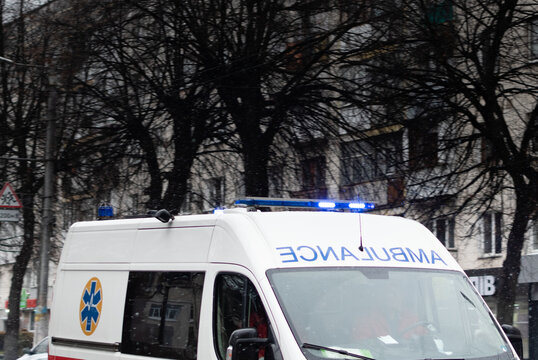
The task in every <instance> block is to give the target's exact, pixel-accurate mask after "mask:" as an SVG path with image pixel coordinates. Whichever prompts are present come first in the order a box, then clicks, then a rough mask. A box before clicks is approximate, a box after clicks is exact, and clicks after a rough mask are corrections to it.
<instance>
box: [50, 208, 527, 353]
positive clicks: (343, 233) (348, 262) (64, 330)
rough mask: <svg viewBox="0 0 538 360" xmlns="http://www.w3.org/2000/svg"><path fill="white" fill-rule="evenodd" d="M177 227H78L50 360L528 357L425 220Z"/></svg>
mask: <svg viewBox="0 0 538 360" xmlns="http://www.w3.org/2000/svg"><path fill="white" fill-rule="evenodd" d="M161 220H162V219H161ZM167 220H168V219H167V218H166V216H165V218H164V220H162V221H163V222H161V221H158V220H156V219H155V218H139V219H127V220H109V221H94V222H80V223H76V224H74V225H73V226H72V227H71V229H70V231H69V233H68V235H67V239H66V242H65V246H64V249H63V253H62V256H61V260H60V264H59V269H58V275H57V280H56V285H55V289H54V294H53V295H54V301H53V306H52V309H51V322H50V327H49V332H50V335H51V343H50V347H49V359H50V360H68V359H92V360H107V359H125V360H135V359H136V360H138V359H182V360H194V359H198V360H257V359H265V360H301V359H303V360H323V359H366V360H368V359H377V360H417V359H422V360H424V359H430V360H432V359H452V360H455V359H465V360H470V359H474V360H513V359H519V358H518V357H517V355H516V354H515V352H514V351H513V348H512V346H511V345H510V343H509V341H508V339H507V337H506V336H505V334H504V333H503V331H502V329H501V327H500V326H499V324H498V323H497V322H496V320H495V319H494V317H493V316H492V314H491V313H490V311H489V310H488V308H487V306H486V305H485V303H484V301H483V300H482V298H481V297H480V296H479V294H478V293H477V292H476V291H475V289H474V288H473V286H472V285H471V283H470V282H469V279H468V278H467V276H466V275H465V274H464V272H463V271H462V269H461V268H460V267H459V266H458V264H457V263H456V261H455V260H454V259H453V258H452V257H451V255H450V254H449V253H448V251H447V250H446V249H445V248H444V247H443V245H442V244H441V243H440V242H439V241H438V240H437V239H436V238H435V237H434V236H433V235H432V234H431V233H430V232H429V231H428V230H427V229H426V228H425V227H423V226H422V225H420V224H419V223H417V222H414V221H411V220H407V219H404V218H400V217H388V216H380V215H371V214H360V213H339V212H327V211H321V212H313V211H285V212H259V211H248V210H247V209H230V210H225V211H224V212H223V213H222V214H211V215H189V216H176V217H175V218H172V219H170V221H168V222H164V221H167Z"/></svg>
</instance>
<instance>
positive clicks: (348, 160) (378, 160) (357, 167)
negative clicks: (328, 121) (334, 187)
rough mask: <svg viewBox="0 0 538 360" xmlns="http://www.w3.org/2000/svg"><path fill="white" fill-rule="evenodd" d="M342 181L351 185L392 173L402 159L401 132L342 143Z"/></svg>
mask: <svg viewBox="0 0 538 360" xmlns="http://www.w3.org/2000/svg"><path fill="white" fill-rule="evenodd" d="M341 149H342V183H343V184H344V185H352V184H357V183H362V182H368V181H373V180H378V179H380V178H383V177H387V176H390V175H393V174H395V173H396V171H397V166H398V164H399V163H400V162H401V159H402V133H401V132H396V133H393V134H388V135H380V136H376V137H373V138H370V139H368V140H360V141H352V142H347V143H343V144H342V145H341Z"/></svg>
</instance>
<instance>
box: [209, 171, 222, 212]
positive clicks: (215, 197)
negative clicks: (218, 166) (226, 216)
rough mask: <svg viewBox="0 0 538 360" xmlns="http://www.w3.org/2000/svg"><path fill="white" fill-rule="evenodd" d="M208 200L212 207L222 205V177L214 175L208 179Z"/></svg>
mask: <svg viewBox="0 0 538 360" xmlns="http://www.w3.org/2000/svg"><path fill="white" fill-rule="evenodd" d="M209 201H210V206H212V207H216V208H217V207H221V206H223V205H224V178H223V177H215V178H212V179H210V180H209Z"/></svg>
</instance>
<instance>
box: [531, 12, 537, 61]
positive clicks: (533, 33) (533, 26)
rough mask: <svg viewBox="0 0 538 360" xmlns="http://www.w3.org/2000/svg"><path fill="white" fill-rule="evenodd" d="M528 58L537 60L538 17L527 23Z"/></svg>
mask: <svg viewBox="0 0 538 360" xmlns="http://www.w3.org/2000/svg"><path fill="white" fill-rule="evenodd" d="M529 60H530V61H532V62H538V19H533V20H531V21H530V23H529Z"/></svg>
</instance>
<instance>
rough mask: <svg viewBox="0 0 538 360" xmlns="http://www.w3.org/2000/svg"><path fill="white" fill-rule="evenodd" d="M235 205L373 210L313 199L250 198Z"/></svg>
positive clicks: (370, 205) (356, 204)
mask: <svg viewBox="0 0 538 360" xmlns="http://www.w3.org/2000/svg"><path fill="white" fill-rule="evenodd" d="M235 204H236V205H246V206H259V207H264V206H265V207H296V208H310V209H312V208H314V209H322V210H349V211H365V210H371V209H374V208H375V204H374V203H367V202H358V201H344V200H315V199H277V198H264V197H250V198H245V199H239V200H236V201H235Z"/></svg>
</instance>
